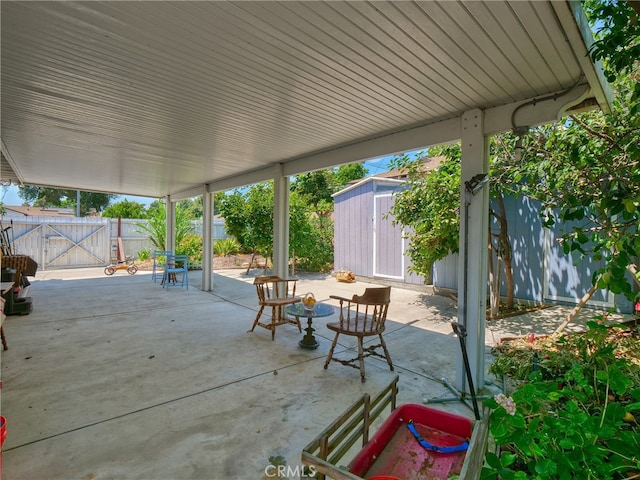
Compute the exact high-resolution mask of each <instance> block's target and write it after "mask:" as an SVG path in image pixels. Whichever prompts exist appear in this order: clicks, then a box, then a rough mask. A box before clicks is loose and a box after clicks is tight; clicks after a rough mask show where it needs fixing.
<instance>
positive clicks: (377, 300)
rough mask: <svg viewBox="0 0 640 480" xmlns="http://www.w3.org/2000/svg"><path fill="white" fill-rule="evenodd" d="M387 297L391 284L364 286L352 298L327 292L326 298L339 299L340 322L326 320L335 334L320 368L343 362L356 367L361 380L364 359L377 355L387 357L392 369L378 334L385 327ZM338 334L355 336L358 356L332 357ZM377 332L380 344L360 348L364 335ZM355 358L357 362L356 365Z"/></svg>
mask: <svg viewBox="0 0 640 480" xmlns="http://www.w3.org/2000/svg"><path fill="white" fill-rule="evenodd" d="M390 297H391V287H381V288H367V289H365V291H364V293H363V294H362V295H354V296H353V298H351V299H348V298H343V297H338V296H335V295H331V296H330V297H329V298H333V299H336V300H339V301H340V321H338V322H335V323H328V324H327V328H329V330H333V331H334V332H336V336H335V337H334V339H333V343H332V344H331V349H330V350H329V354H328V355H327V360H326V361H325V363H324V368H325V369H326V368H327V367H328V366H329V362H331V360H333V361H334V362H340V363H342V364H343V365H347V366H349V367H353V368H359V369H360V379H361V381H362V382H364V381H365V380H366V378H365V371H364V358H365V357H369V356H371V355H375V356H378V357H380V358H384V359H386V360H387V363H388V364H389V368H390V369H391V370H392V371H393V363H391V357H390V356H389V351H388V350H387V345H386V344H385V343H384V339H383V338H382V333H383V332H384V328H385V325H384V324H385V321H386V319H387V310H388V309H389V302H390ZM340 335H349V336H351V337H356V338H357V339H358V356H357V357H355V358H352V359H350V360H341V359H338V358H333V350H334V349H335V348H336V345H337V343H338V337H339V336H340ZM374 335H377V336H378V337H379V339H380V343H379V344H377V345H372V346H369V347H367V348H364V345H363V343H364V338H365V337H372V336H374ZM378 347H382V350H383V352H384V356H383V355H382V354H380V353H378V352H377V351H376V349H377V348H378ZM356 361H357V362H358V365H356Z"/></svg>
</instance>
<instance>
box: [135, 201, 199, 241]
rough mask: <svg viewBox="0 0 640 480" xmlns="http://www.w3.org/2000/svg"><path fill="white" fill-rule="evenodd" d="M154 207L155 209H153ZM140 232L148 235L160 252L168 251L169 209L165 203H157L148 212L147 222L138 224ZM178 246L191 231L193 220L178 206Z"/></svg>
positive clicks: (176, 227)
mask: <svg viewBox="0 0 640 480" xmlns="http://www.w3.org/2000/svg"><path fill="white" fill-rule="evenodd" d="M151 207H153V208H151ZM136 226H137V227H138V232H140V233H147V234H148V235H149V237H148V238H149V240H151V243H153V245H154V246H155V247H156V249H158V250H166V249H167V248H166V245H165V239H166V234H167V209H166V206H165V204H164V203H163V202H160V201H155V202H153V203H152V204H151V205H150V206H149V210H148V211H147V222H138V223H137V224H136ZM175 229H176V239H175V241H176V245H180V243H181V242H182V240H183V239H184V237H185V236H186V235H187V234H188V233H189V231H190V230H191V218H189V216H188V214H187V212H186V211H185V210H184V209H183V208H182V207H181V206H180V205H176V226H175Z"/></svg>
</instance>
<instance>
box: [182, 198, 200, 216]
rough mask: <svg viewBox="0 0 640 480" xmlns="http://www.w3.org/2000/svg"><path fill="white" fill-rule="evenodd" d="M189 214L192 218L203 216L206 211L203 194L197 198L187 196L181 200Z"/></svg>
mask: <svg viewBox="0 0 640 480" xmlns="http://www.w3.org/2000/svg"><path fill="white" fill-rule="evenodd" d="M178 205H180V206H181V207H182V208H183V209H184V210H185V211H186V212H187V214H188V215H189V217H190V218H202V214H203V211H204V206H203V203H202V195H199V196H197V197H195V198H187V199H186V200H181V201H180V202H178Z"/></svg>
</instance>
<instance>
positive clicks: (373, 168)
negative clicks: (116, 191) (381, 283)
mask: <svg viewBox="0 0 640 480" xmlns="http://www.w3.org/2000/svg"><path fill="white" fill-rule="evenodd" d="M391 158H392V157H391V156H385V157H380V158H375V159H372V160H367V161H366V162H365V167H367V169H368V170H369V174H368V175H369V176H371V175H375V174H377V173H381V172H386V171H387V170H389V167H388V164H389V160H390V159H391ZM124 199H127V200H129V201H132V202H138V203H142V204H143V205H144V206H145V207H148V206H149V205H150V204H151V203H152V202H153V201H154V200H155V199H154V198H148V197H137V196H135V195H123V196H121V197H119V198H118V199H116V200H115V202H113V203H117V202H120V201H122V200H124ZM0 201H2V203H4V204H5V205H22V202H23V200H22V198H20V197H19V196H18V187H17V186H15V185H11V186H9V187H6V188H5V187H2V188H1V189H0Z"/></svg>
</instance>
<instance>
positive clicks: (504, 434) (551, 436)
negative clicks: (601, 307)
mask: <svg viewBox="0 0 640 480" xmlns="http://www.w3.org/2000/svg"><path fill="white" fill-rule="evenodd" d="M588 326H589V331H588V332H587V333H585V334H580V335H572V336H570V337H563V338H562V339H560V340H559V341H558V349H559V350H560V349H562V350H564V355H562V356H560V357H558V358H560V360H561V363H562V364H564V363H565V362H566V361H567V359H568V358H569V357H570V356H571V355H573V362H572V363H571V365H570V366H569V367H568V368H567V369H566V370H565V371H561V368H555V366H554V367H552V366H551V365H549V360H551V357H550V358H546V355H547V354H546V353H543V355H544V359H545V360H546V361H547V365H546V366H543V367H541V366H540V365H538V366H537V367H536V368H535V370H534V371H533V372H532V373H531V374H530V376H529V379H528V380H527V381H525V382H524V383H522V384H521V385H520V386H519V387H518V388H517V389H516V390H515V391H514V393H513V395H512V398H507V397H504V396H500V397H499V396H497V397H496V398H494V399H489V400H486V401H485V404H486V405H487V406H488V407H490V408H492V409H494V410H493V411H492V413H491V418H490V429H491V434H492V435H493V437H494V440H495V443H496V445H498V446H499V447H500V450H501V452H502V453H501V455H500V456H498V455H497V454H496V453H493V452H489V453H487V457H486V462H487V465H488V466H487V467H485V468H483V472H482V478H496V477H499V478H503V479H526V478H545V479H546V478H550V479H555V478H558V479H565V478H566V479H569V478H585V479H590V478H591V479H617V478H638V476H639V475H640V432H639V429H638V424H637V420H636V417H638V416H639V415H638V411H640V365H639V364H638V361H637V356H636V358H635V361H634V359H633V358H629V357H626V356H625V355H627V354H628V353H629V352H628V351H625V350H627V349H626V347H622V348H621V347H620V345H621V344H624V342H617V341H616V337H617V336H622V337H630V339H631V341H632V342H634V343H635V348H636V349H637V348H638V346H637V343H638V341H637V335H638V327H637V326H636V327H635V328H626V329H622V328H620V327H617V328H614V329H613V330H611V329H609V328H607V327H606V326H604V325H602V324H599V323H596V322H590V323H589V324H588ZM612 332H613V334H612ZM634 337H635V338H634ZM512 353H513V352H512ZM534 365H535V363H534ZM514 404H515V406H514Z"/></svg>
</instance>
